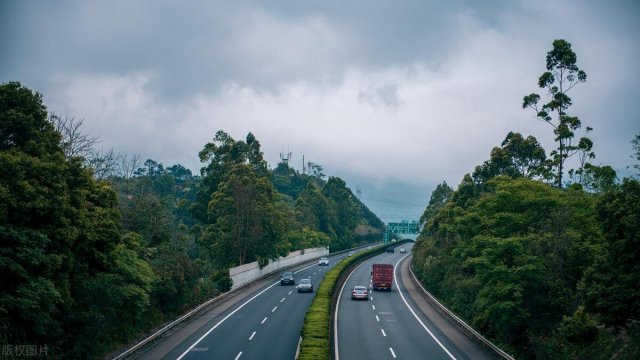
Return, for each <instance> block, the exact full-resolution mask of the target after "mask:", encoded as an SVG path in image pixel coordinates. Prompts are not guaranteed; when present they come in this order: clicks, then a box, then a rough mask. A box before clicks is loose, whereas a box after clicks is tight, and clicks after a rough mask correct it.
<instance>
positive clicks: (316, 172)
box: [307, 161, 326, 180]
mask: <svg viewBox="0 0 640 360" xmlns="http://www.w3.org/2000/svg"><path fill="white" fill-rule="evenodd" d="M307 169H309V175H311V176H312V177H314V178H317V179H319V180H322V179H324V177H325V176H326V175H325V174H323V173H322V171H323V170H324V167H323V166H322V165H320V164H316V163H314V162H311V161H308V162H307Z"/></svg>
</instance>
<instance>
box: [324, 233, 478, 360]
mask: <svg viewBox="0 0 640 360" xmlns="http://www.w3.org/2000/svg"><path fill="white" fill-rule="evenodd" d="M401 247H404V248H405V249H407V250H409V251H410V249H411V248H412V245H411V244H404V245H400V246H398V248H401ZM405 255H407V254H401V253H399V252H398V251H397V250H396V252H395V253H393V254H388V253H385V254H381V255H378V256H376V257H374V258H372V259H369V260H367V261H365V262H364V263H363V264H361V265H360V266H359V267H358V268H356V269H355V270H354V271H353V272H352V273H351V274H350V276H349V278H348V279H347V281H346V282H345V286H344V290H343V291H342V293H341V294H340V298H339V302H338V309H337V310H338V316H337V320H336V323H335V326H336V332H337V338H334V344H335V345H336V349H335V351H336V352H335V354H334V356H335V359H336V360H339V359H343V360H347V359H348V360H351V359H356V360H357V359H396V358H397V359H423V358H429V359H468V358H471V355H470V354H474V356H475V355H477V354H481V355H482V357H486V358H488V356H485V354H484V352H483V351H482V350H478V351H476V350H477V349H474V351H472V352H468V351H467V348H466V346H469V344H468V343H469V342H465V344H464V346H465V347H463V349H460V348H459V347H458V346H457V344H454V343H453V341H451V338H454V339H456V341H458V338H457V337H455V336H454V337H451V336H449V335H450V334H451V331H452V330H451V329H449V328H447V329H445V331H443V330H441V329H440V328H439V327H438V326H436V325H435V323H434V322H432V321H430V320H429V318H427V317H426V316H425V315H424V313H422V312H421V311H420V310H416V309H418V308H419V307H418V306H416V304H415V302H414V299H412V298H411V297H410V296H408V294H406V293H404V291H405V288H404V284H403V282H402V279H401V276H400V273H399V271H394V275H395V276H394V286H393V289H392V291H390V292H385V291H375V292H372V293H371V299H370V300H369V301H368V302H366V301H356V300H351V298H350V295H351V294H350V291H349V289H350V288H352V287H353V286H355V285H365V286H368V287H369V286H370V284H371V265H372V264H373V263H388V264H392V265H399V264H400V263H401V262H400V260H401V259H403V258H404V257H405ZM397 268H398V266H396V270H397ZM401 291H402V292H403V295H404V296H401ZM403 297H404V299H403ZM414 314H415V315H414ZM421 323H422V324H421ZM439 326H440V327H442V324H441V323H440V325H439ZM427 329H428V331H427ZM429 332H431V333H432V334H429ZM432 335H433V336H432ZM336 341H337V344H336ZM471 346H475V345H471Z"/></svg>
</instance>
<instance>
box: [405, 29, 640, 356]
mask: <svg viewBox="0 0 640 360" xmlns="http://www.w3.org/2000/svg"><path fill="white" fill-rule="evenodd" d="M546 64H547V70H548V71H547V72H545V73H544V74H543V75H542V76H541V77H540V79H539V82H538V85H539V86H540V87H541V88H543V89H546V90H547V91H548V94H549V102H548V103H545V104H544V105H542V106H541V107H538V104H537V103H538V101H539V100H540V99H541V96H539V95H537V94H531V95H528V96H526V97H525V98H524V102H523V108H533V109H534V111H535V112H536V116H537V117H538V118H540V119H541V120H542V121H543V122H545V123H547V124H549V125H552V128H553V131H554V135H555V139H556V143H557V145H558V148H557V149H554V150H553V151H552V152H550V153H549V157H547V155H546V152H545V150H544V149H543V148H542V147H541V146H540V144H539V143H538V141H537V139H535V138H534V137H532V136H528V137H524V136H522V135H521V134H519V133H514V132H511V133H509V134H508V135H507V136H506V138H505V140H504V141H503V142H502V144H501V145H500V146H499V147H495V148H494V149H493V150H492V151H491V153H490V158H489V159H488V160H487V161H485V162H484V163H482V164H480V165H478V166H477V167H476V168H475V169H474V171H473V172H472V173H471V174H467V175H465V176H464V177H463V179H462V182H461V183H460V184H459V185H458V187H457V188H456V189H455V190H454V189H452V188H451V187H449V185H447V184H446V182H443V183H442V184H440V185H438V186H437V187H436V189H435V190H434V191H433V193H432V195H431V199H430V201H429V204H428V206H427V208H426V210H425V212H424V214H423V216H422V218H421V222H422V224H423V225H424V228H423V231H422V233H421V235H420V236H419V238H418V240H417V243H416V246H415V247H414V258H413V268H414V270H415V271H416V273H417V274H418V276H419V277H420V278H421V280H422V281H423V282H424V284H425V285H426V287H427V288H428V289H429V290H430V291H431V292H432V293H433V294H434V295H435V296H436V297H438V298H439V299H441V300H442V301H443V302H444V303H445V304H446V305H447V306H448V307H449V308H450V309H451V310H452V311H454V312H455V313H457V314H458V315H459V316H461V317H462V318H463V319H465V320H466V321H467V322H468V323H469V324H470V325H472V326H473V327H474V328H476V330H478V331H480V332H481V333H483V334H485V335H487V336H488V337H489V338H490V339H492V340H493V341H494V342H495V343H496V344H498V345H499V346H500V347H502V348H503V349H505V350H506V351H507V352H510V353H512V354H514V355H515V356H516V358H523V359H525V358H537V359H616V358H617V359H633V358H635V359H637V358H640V183H639V182H638V180H637V179H636V178H624V179H622V180H620V179H618V175H617V174H616V172H615V171H614V170H613V169H612V168H611V167H610V166H607V165H594V164H592V163H590V160H592V159H594V158H595V153H594V152H593V142H592V141H591V140H590V139H589V138H588V137H587V134H588V133H589V132H590V131H592V129H591V128H589V127H587V128H586V129H585V131H584V136H583V137H581V138H579V139H576V134H577V132H578V131H579V130H580V129H581V127H582V124H581V121H580V120H579V119H578V117H575V116H570V115H568V109H569V107H570V105H571V99H570V98H569V97H568V95H567V94H566V92H567V91H568V90H569V89H571V88H572V87H573V86H574V85H577V84H580V83H584V82H585V81H586V74H585V73H584V72H583V71H582V70H580V69H579V68H578V67H577V65H576V55H575V53H574V52H573V51H572V50H571V45H570V44H569V43H568V42H566V41H564V40H556V41H555V42H554V43H553V49H552V50H551V51H550V52H549V53H548V54H547V62H546ZM576 140H577V141H576ZM631 145H632V148H633V150H634V154H633V155H632V158H633V159H634V161H636V164H634V165H632V168H633V169H635V170H640V135H637V136H636V137H635V138H634V139H632V141H631ZM572 156H573V157H575V159H576V161H574V162H573V163H574V164H577V166H576V168H575V169H569V170H568V171H567V167H568V165H567V164H569V162H567V160H568V159H569V158H570V157H572ZM624 156H625V157H626V156H627V155H624ZM565 171H566V174H565ZM565 175H568V177H566V176H565ZM637 175H640V173H639V174H637Z"/></svg>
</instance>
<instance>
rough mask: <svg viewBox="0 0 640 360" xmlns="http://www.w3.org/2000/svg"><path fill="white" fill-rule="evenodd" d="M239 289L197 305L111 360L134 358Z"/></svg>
mask: <svg viewBox="0 0 640 360" xmlns="http://www.w3.org/2000/svg"><path fill="white" fill-rule="evenodd" d="M241 288H242V287H240V288H238V289H235V290H231V291H227V292H226V293H223V294H222V295H219V296H216V297H214V298H212V299H209V300H207V301H206V302H204V303H202V304H200V305H198V306H197V307H196V308H195V309H193V310H191V311H189V312H188V313H186V314H184V315H182V316H181V317H179V318H178V319H176V320H174V321H172V322H170V323H169V324H167V325H166V326H164V327H163V328H162V329H160V330H158V331H156V332H155V333H153V334H152V335H150V336H148V337H147V338H145V339H144V340H142V341H141V342H139V343H137V344H135V345H134V346H132V347H131V348H129V349H127V350H126V351H125V352H123V353H121V354H120V355H118V356H116V357H114V358H113V359H112V360H120V359H127V358H129V357H130V356H131V357H133V356H135V354H136V353H137V352H138V351H141V350H143V349H146V347H148V346H150V345H152V344H154V343H155V342H156V341H157V340H158V339H160V338H162V337H163V336H164V335H165V333H167V332H169V331H170V330H172V329H174V328H176V327H178V326H179V325H180V324H182V323H183V322H185V321H187V320H189V319H191V318H192V317H193V316H194V315H196V314H198V313H199V312H201V311H204V310H206V309H207V308H208V307H209V306H212V305H213V304H215V303H217V302H219V301H222V300H224V299H225V298H227V297H229V296H230V295H232V294H234V293H235V292H236V291H238V290H239V289H241Z"/></svg>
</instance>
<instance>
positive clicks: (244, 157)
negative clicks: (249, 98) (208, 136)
mask: <svg viewBox="0 0 640 360" xmlns="http://www.w3.org/2000/svg"><path fill="white" fill-rule="evenodd" d="M247 138H248V140H247V141H248V142H250V143H251V144H250V145H247V143H245V142H243V141H236V140H234V139H233V138H232V137H231V136H230V135H229V134H227V133H226V132H224V131H222V130H220V131H218V132H216V134H215V136H214V138H213V141H212V142H210V143H207V144H205V146H204V148H203V149H202V150H201V151H200V153H199V154H198V156H199V157H200V161H201V162H203V163H206V166H205V167H203V168H201V169H200V175H201V176H202V183H201V184H200V187H199V189H198V194H197V201H196V203H195V204H193V206H192V208H191V211H192V213H193V215H194V217H195V218H196V219H198V220H200V221H201V222H203V223H209V222H215V219H209V218H208V216H209V215H210V213H208V212H207V207H208V204H209V201H211V195H212V194H213V193H215V192H216V191H217V190H218V186H219V184H220V183H221V182H222V181H224V180H225V178H226V176H227V175H228V174H229V173H230V171H231V169H232V168H233V167H234V166H235V165H238V164H251V167H252V171H254V172H255V173H256V174H258V175H259V176H264V175H265V171H266V163H265V162H264V160H263V159H262V152H261V151H260V143H259V142H258V141H257V140H256V139H255V138H254V137H253V134H251V133H249V134H248V135H247Z"/></svg>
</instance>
